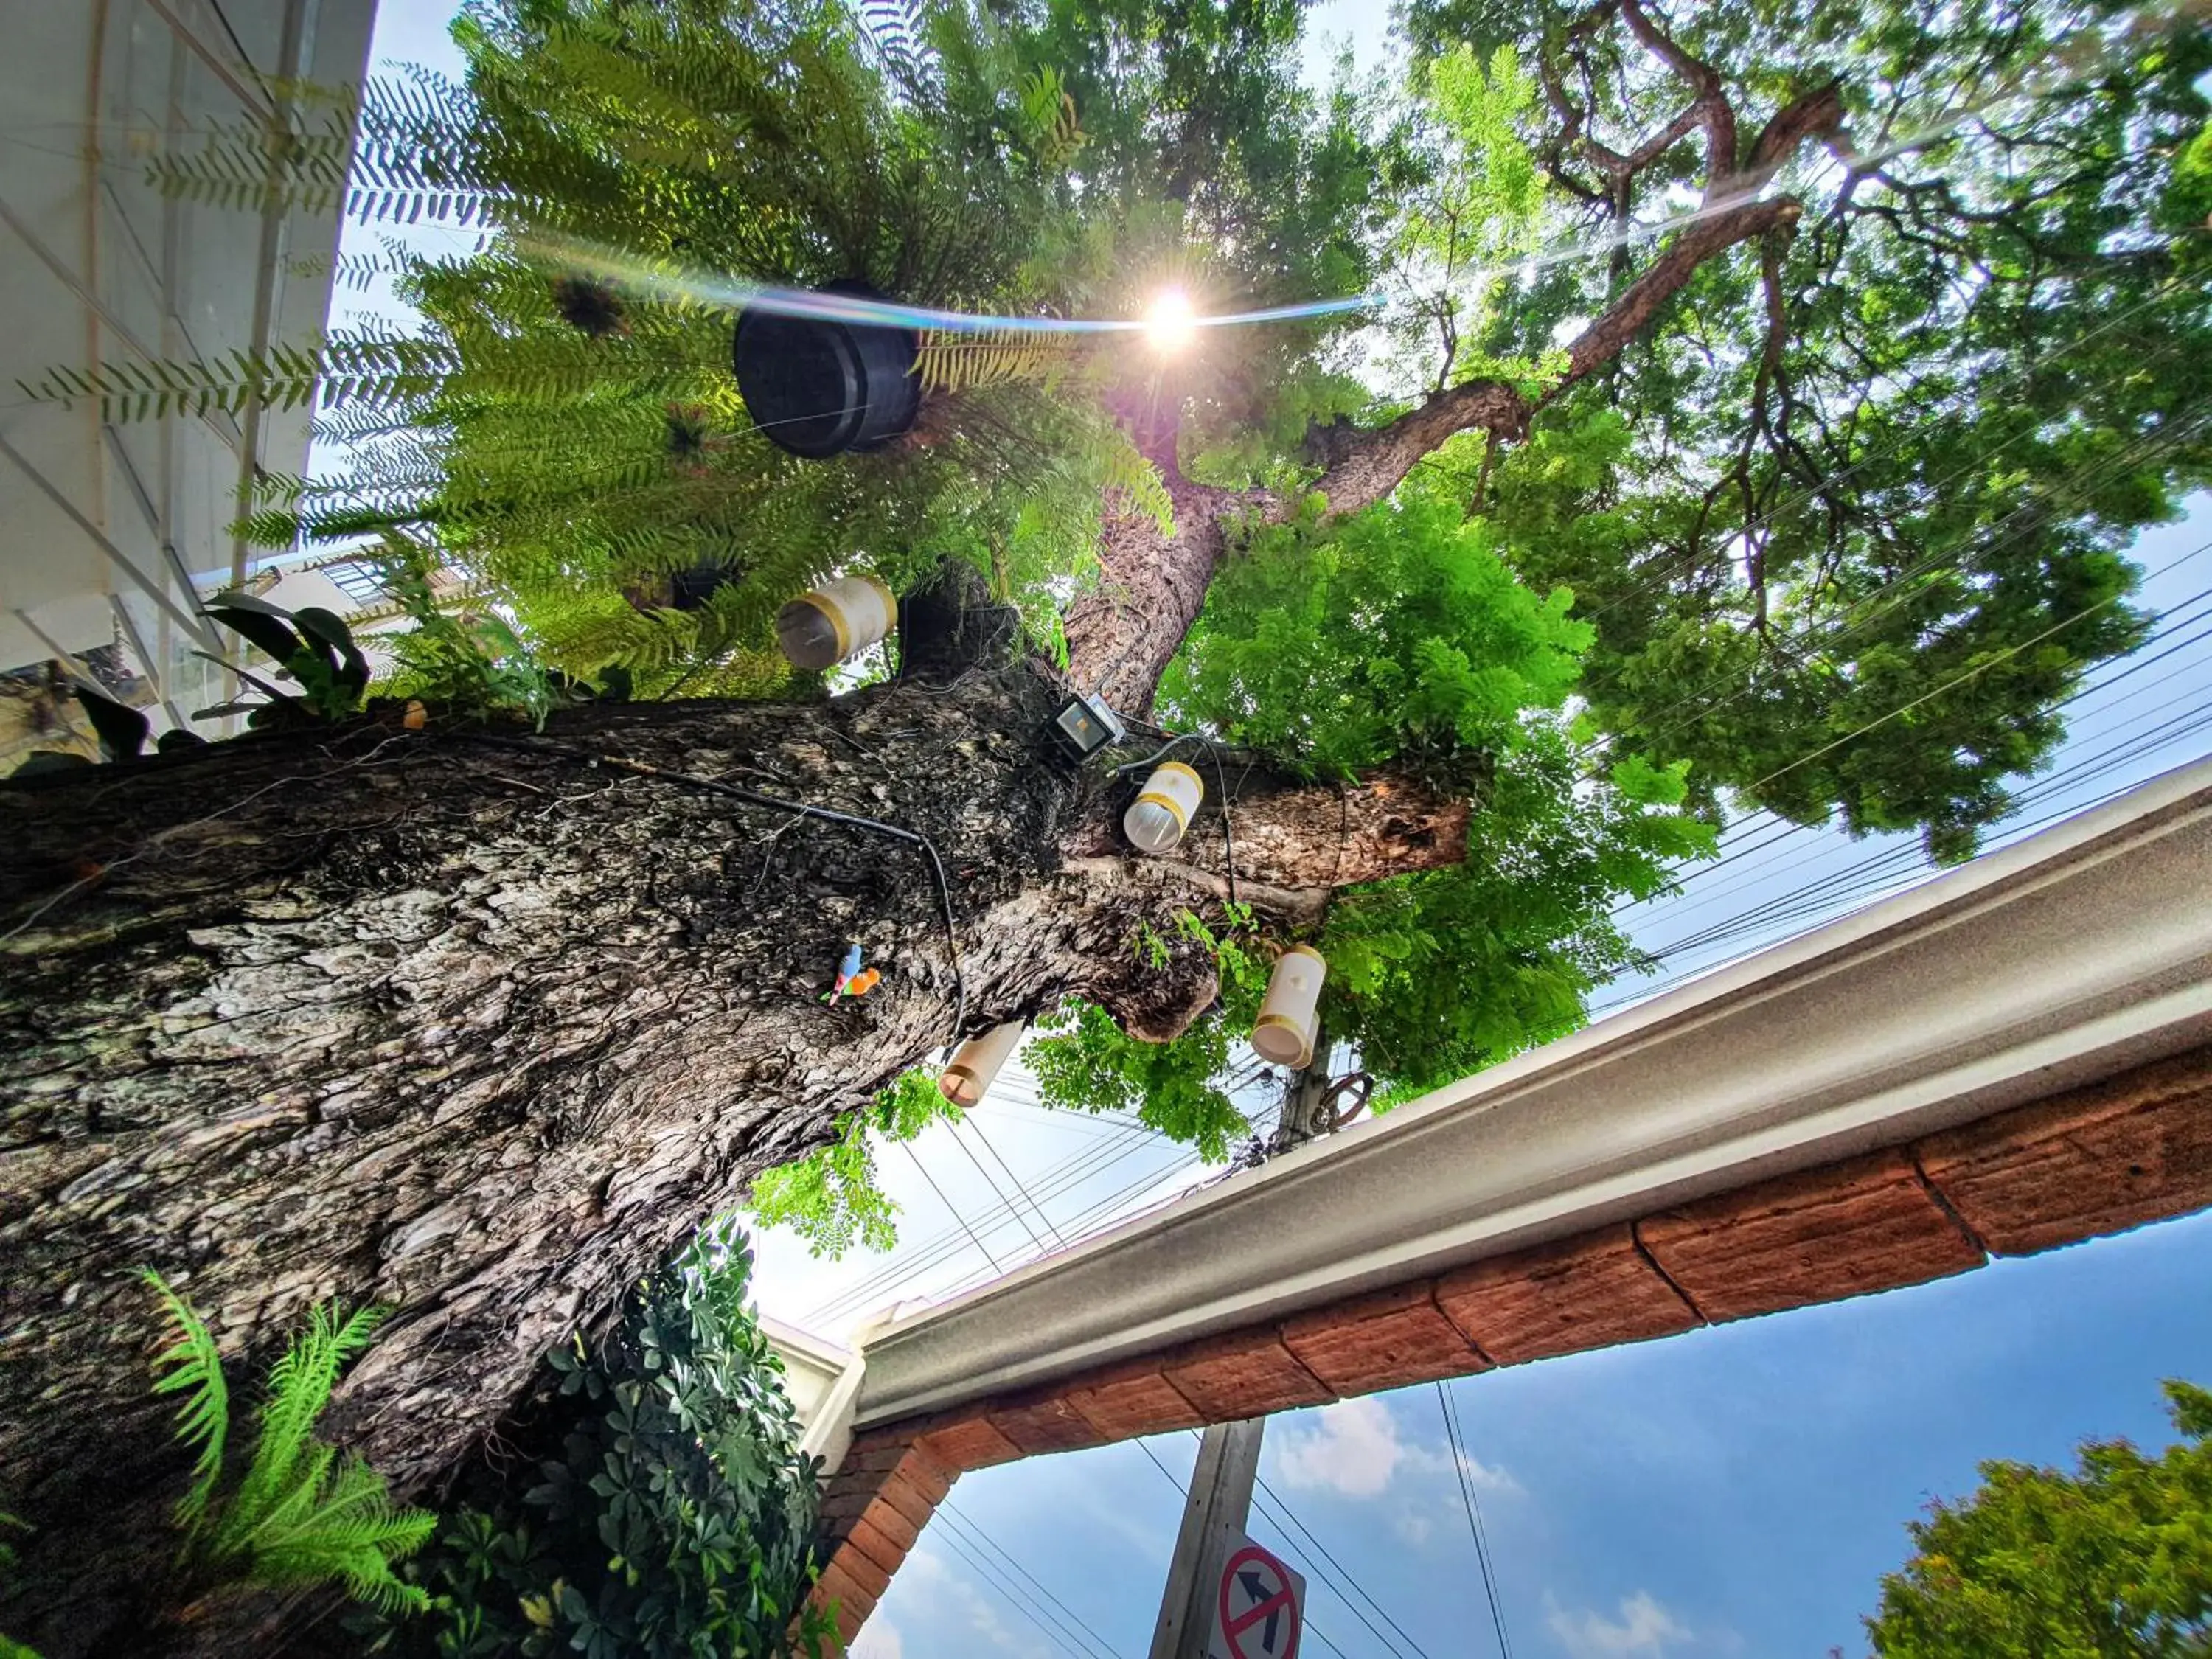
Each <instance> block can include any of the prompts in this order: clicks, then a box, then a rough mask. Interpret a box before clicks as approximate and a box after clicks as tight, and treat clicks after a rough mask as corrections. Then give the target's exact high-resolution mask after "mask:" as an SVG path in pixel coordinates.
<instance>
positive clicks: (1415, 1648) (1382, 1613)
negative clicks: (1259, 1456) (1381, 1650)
mask: <svg viewBox="0 0 2212 1659" xmlns="http://www.w3.org/2000/svg"><path fill="white" fill-rule="evenodd" d="M1258 1485H1259V1492H1257V1493H1255V1496H1254V1502H1255V1503H1256V1504H1259V1505H1260V1508H1261V1513H1262V1514H1266V1513H1267V1504H1273V1505H1274V1506H1275V1508H1276V1509H1278V1510H1280V1511H1281V1512H1282V1519H1281V1520H1279V1521H1276V1526H1277V1528H1279V1530H1281V1531H1282V1533H1283V1535H1284V1537H1285V1538H1289V1537H1290V1536H1291V1532H1290V1528H1292V1527H1295V1528H1297V1536H1298V1537H1300V1538H1302V1539H1304V1541H1305V1542H1306V1545H1307V1546H1308V1547H1310V1549H1312V1550H1313V1551H1314V1553H1316V1554H1317V1555H1319V1556H1320V1557H1321V1559H1322V1560H1324V1561H1326V1562H1328V1565H1329V1567H1330V1569H1331V1570H1332V1571H1334V1572H1335V1573H1336V1574H1337V1575H1338V1576H1339V1577H1341V1578H1342V1579H1343V1580H1344V1582H1345V1583H1347V1584H1349V1585H1351V1586H1352V1590H1353V1592H1354V1593H1355V1594H1356V1595H1358V1597H1359V1600H1360V1601H1364V1602H1366V1603H1367V1605H1368V1606H1369V1607H1372V1608H1373V1609H1374V1610H1375V1613H1376V1617H1377V1618H1379V1619H1381V1620H1383V1623H1384V1624H1386V1625H1388V1626H1389V1627H1390V1628H1391V1630H1392V1631H1393V1632H1395V1633H1396V1635H1397V1638H1398V1642H1402V1643H1403V1644H1405V1649H1406V1650H1411V1651H1412V1653H1413V1659H1428V1655H1427V1654H1426V1653H1425V1652H1423V1651H1422V1649H1421V1644H1419V1642H1416V1641H1415V1640H1414V1639H1413V1638H1412V1637H1410V1636H1408V1635H1407V1633H1406V1630H1405V1627H1404V1626H1402V1625H1401V1624H1399V1622H1398V1621H1397V1620H1395V1619H1393V1618H1392V1617H1391V1616H1390V1613H1389V1608H1387V1607H1384V1606H1383V1604H1382V1603H1381V1602H1380V1601H1376V1599H1375V1598H1374V1597H1373V1596H1372V1595H1369V1594H1368V1593H1367V1587H1366V1586H1365V1585H1364V1584H1363V1583H1360V1582H1359V1581H1358V1579H1357V1578H1355V1577H1352V1572H1351V1570H1350V1569H1349V1568H1347V1567H1346V1565H1344V1564H1343V1563H1342V1562H1341V1561H1339V1560H1338V1559H1336V1557H1335V1556H1334V1555H1333V1554H1331V1553H1329V1548H1328V1545H1326V1544H1324V1543H1322V1541H1321V1540H1320V1539H1318V1538H1316V1537H1315V1536H1314V1534H1313V1529H1312V1528H1310V1527H1309V1526H1307V1525H1306V1523H1305V1522H1304V1521H1302V1520H1300V1519H1299V1518H1298V1514H1297V1510H1293V1509H1292V1508H1291V1506H1290V1504H1287V1503H1286V1502H1285V1501H1284V1498H1283V1496H1282V1494H1281V1493H1279V1492H1277V1491H1276V1490H1275V1489H1274V1488H1273V1486H1269V1485H1268V1484H1267V1480H1266V1478H1265V1477H1264V1476H1263V1477H1261V1479H1260V1480H1259V1481H1258ZM1268 1518H1269V1519H1270V1520H1274V1519H1275V1517H1274V1516H1268ZM1285 1522H1287V1523H1288V1524H1287V1525H1285ZM1330 1588H1331V1589H1336V1586H1335V1585H1334V1584H1333V1583H1332V1584H1331V1585H1330ZM1336 1593H1337V1595H1339V1596H1340V1598H1342V1600H1343V1601H1344V1604H1345V1606H1346V1607H1350V1608H1351V1609H1352V1616H1353V1617H1354V1618H1356V1619H1358V1620H1359V1622H1360V1623H1361V1624H1363V1625H1365V1626H1367V1628H1368V1630H1369V1632H1370V1633H1371V1634H1372V1635H1373V1636H1374V1638H1375V1639H1376V1641H1378V1642H1380V1643H1382V1644H1383V1646H1385V1647H1387V1648H1389V1650H1391V1651H1392V1652H1393V1653H1398V1652H1401V1651H1402V1650H1401V1648H1400V1647H1399V1646H1398V1644H1397V1643H1394V1642H1392V1641H1391V1640H1390V1639H1389V1638H1388V1637H1386V1636H1384V1635H1383V1632H1381V1631H1379V1630H1376V1628H1375V1626H1374V1622H1373V1621H1372V1620H1370V1619H1369V1618H1368V1617H1367V1615H1366V1614H1365V1613H1362V1612H1360V1610H1359V1606H1358V1602H1355V1601H1352V1599H1351V1597H1350V1596H1346V1595H1345V1594H1344V1592H1343V1591H1342V1590H1341V1589H1338V1590H1337V1592H1336Z"/></svg>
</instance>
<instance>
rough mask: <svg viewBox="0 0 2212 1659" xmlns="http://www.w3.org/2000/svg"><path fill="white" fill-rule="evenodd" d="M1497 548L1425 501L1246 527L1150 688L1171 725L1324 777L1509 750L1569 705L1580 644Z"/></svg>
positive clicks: (1451, 511)
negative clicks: (1529, 723)
mask: <svg viewBox="0 0 2212 1659" xmlns="http://www.w3.org/2000/svg"><path fill="white" fill-rule="evenodd" d="M1493 539H1494V538H1493V536H1492V532H1491V529H1490V527H1489V526H1487V525H1486V524H1484V523H1483V522H1481V521H1480V520H1474V521H1469V520H1466V519H1465V518H1464V517H1463V516H1462V513H1460V511H1459V509H1458V508H1457V507H1454V506H1452V505H1451V504H1449V503H1448V502H1445V501H1437V500H1433V499H1431V500H1426V501H1419V500H1417V501H1407V502H1404V503H1402V504H1390V505H1385V506H1383V507H1376V508H1374V509H1371V510H1370V511H1369V512H1366V513H1358V514H1355V515H1353V516H1352V517H1351V518H1349V519H1346V520H1338V521H1336V522H1334V523H1332V524H1327V525H1324V523H1323V522H1322V520H1321V519H1320V517H1319V515H1318V513H1315V512H1311V511H1309V512H1308V513H1304V514H1303V515H1301V516H1300V517H1299V518H1297V519H1296V520H1292V521H1291V522H1289V523H1286V524H1281V525H1268V526H1258V527H1256V528H1255V529H1254V530H1253V531H1252V532H1250V533H1249V535H1248V536H1247V537H1246V538H1244V541H1243V546H1242V547H1241V549H1240V550H1238V551H1237V553H1235V554H1233V555H1232V556H1231V558H1230V559H1229V560H1228V561H1227V562H1225V564H1224V566H1223V568H1221V570H1220V571H1219V572H1218V574H1216V576H1215V578H1214V581H1213V586H1212V589H1211V590H1210V591H1209V592H1208V593H1207V595H1206V611H1205V612H1204V613H1203V614H1202V615H1201V616H1200V619H1199V623H1198V625H1197V627H1196V628H1195V629H1193V631H1192V633H1191V635H1190V637H1189V638H1188V640H1187V641H1185V643H1184V646H1183V649H1182V653H1181V655H1180V656H1178V657H1177V658H1176V661H1175V663H1174V664H1173V665H1171V666H1170V669H1169V671H1168V673H1167V676H1166V678H1165V679H1164V681H1163V682H1162V684H1161V687H1160V703H1161V706H1162V707H1163V708H1165V709H1166V710H1167V711H1168V713H1169V716H1170V724H1173V725H1177V726H1199V725H1205V726H1210V727H1212V729H1214V730H1216V731H1218V732H1219V733H1220V734H1221V735H1222V736H1223V737H1224V738H1227V739H1229V740H1230V741H1231V742H1234V743H1238V744H1249V745H1250V746H1252V747H1255V748H1258V749H1261V750H1267V752H1269V753H1270V754H1273V755H1276V756H1279V757H1288V758H1291V759H1293V760H1295V761H1297V762H1299V763H1304V765H1306V766H1308V767H1310V768H1311V769H1314V770H1315V771H1316V772H1320V773H1322V774H1326V775H1349V774H1351V773H1352V772H1354V771H1356V770H1357V769H1359V768H1361V767H1365V766H1374V765H1378V764H1380V763H1383V762H1385V761H1388V760H1391V759H1395V758H1397V757H1401V756H1403V755H1407V754H1411V753H1420V754H1424V755H1436V756H1449V755H1453V754H1459V753H1466V752H1470V751H1475V752H1486V751H1489V750H1494V749H1496V748H1498V747H1501V746H1504V745H1508V744H1510V743H1511V742H1512V741H1514V734H1515V732H1516V727H1517V726H1518V725H1519V723H1520V721H1521V719H1522V712H1523V711H1524V710H1527V709H1531V708H1536V709H1542V708H1558V707H1559V706H1560V704H1561V703H1562V702H1564V701H1565V697H1566V695H1567V692H1568V690H1569V689H1570V688H1571V687H1572V686H1573V684H1575V680H1576V676H1577V672H1578V671H1579V668H1580V664H1579V660H1578V659H1579V655H1580V653H1581V652H1582V650H1583V648H1584V647H1586V646H1587V645H1588V643H1589V638H1590V629H1589V626H1588V624H1586V623H1580V622H1576V621H1573V620H1571V618H1570V616H1569V611H1570V610H1571V606H1572V604H1573V596H1572V595H1571V593H1568V592H1565V590H1564V589H1555V590H1554V591H1553V592H1552V593H1551V594H1550V595H1548V596H1547V597H1544V598H1539V597H1538V596H1537V595H1535V594H1534V593H1532V592H1529V591H1528V589H1527V588H1525V587H1523V586H1522V585H1521V583H1520V582H1519V581H1518V580H1516V578H1515V577H1514V574H1513V573H1512V571H1511V570H1510V569H1509V568H1507V567H1506V565H1505V564H1504V562H1503V561H1501V560H1500V559H1499V558H1498V556H1497V554H1496V553H1495V552H1494V551H1493V550H1492V541H1493Z"/></svg>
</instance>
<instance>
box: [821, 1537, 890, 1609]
mask: <svg viewBox="0 0 2212 1659" xmlns="http://www.w3.org/2000/svg"><path fill="white" fill-rule="evenodd" d="M831 1570H834V1571H838V1572H842V1573H843V1574H845V1575H846V1576H847V1577H849V1578H850V1579H851V1580H852V1581H853V1582H854V1583H855V1584H857V1585H859V1586H860V1589H861V1590H862V1591H863V1592H865V1593H866V1595H867V1597H868V1599H869V1600H870V1601H872V1602H874V1601H882V1600H883V1596H884V1591H885V1590H887V1589H890V1587H891V1575H890V1570H889V1569H887V1568H885V1567H884V1566H882V1565H879V1564H878V1563H877V1562H874V1561H872V1560H870V1559H868V1557H867V1556H866V1553H863V1552H862V1551H860V1550H857V1549H855V1548H854V1547H853V1545H852V1543H851V1542H850V1541H848V1542H847V1543H846V1544H845V1545H844V1546H843V1547H842V1548H840V1549H839V1550H838V1552H837V1553H836V1554H835V1555H833V1556H831V1557H830V1558H829V1568H828V1569H825V1570H824V1576H825V1577H826V1576H827V1574H828V1572H829V1571H831Z"/></svg>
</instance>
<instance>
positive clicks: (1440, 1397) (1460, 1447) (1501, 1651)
mask: <svg viewBox="0 0 2212 1659" xmlns="http://www.w3.org/2000/svg"><path fill="white" fill-rule="evenodd" d="M1437 1406H1438V1407H1440V1408H1441V1410H1442V1411H1443V1419H1444V1440H1445V1443H1447V1444H1448V1445H1449V1447H1450V1449H1451V1461H1452V1474H1454V1475H1455V1476H1457V1477H1458V1480H1459V1496H1460V1503H1461V1504H1462V1506H1463V1507H1464V1508H1465V1509H1466V1510H1467V1529H1468V1534H1469V1535H1470V1536H1471V1537H1472V1538H1473V1539H1474V1559H1475V1561H1476V1563H1477V1565H1480V1567H1481V1569H1482V1593H1483V1595H1484V1596H1485V1597H1486V1599H1487V1600H1488V1601H1489V1603H1490V1624H1491V1628H1492V1631H1493V1632H1495V1633H1496V1635H1497V1637H1498V1659H1513V1643H1512V1641H1511V1639H1510V1638H1508V1637H1507V1635H1506V1634H1505V1611H1504V1607H1503V1606H1502V1605H1501V1604H1500V1603H1499V1601H1498V1574H1497V1571H1496V1569H1495V1568H1494V1567H1493V1566H1492V1561H1491V1555H1490V1538H1489V1534H1487V1532H1486V1530H1485V1529H1484V1528H1483V1524H1482V1504H1481V1500H1480V1499H1479V1498H1476V1497H1475V1495H1474V1480H1472V1479H1471V1478H1470V1477H1469V1474H1468V1467H1467V1466H1468V1461H1469V1454H1468V1450H1467V1449H1466V1444H1465V1442H1466V1438H1467V1437H1466V1436H1465V1435H1464V1434H1463V1433H1462V1431H1461V1429H1460V1425H1459V1420H1458V1413H1456V1412H1455V1411H1454V1409H1453V1404H1452V1397H1451V1391H1450V1390H1449V1389H1447V1388H1446V1387H1445V1386H1444V1383H1443V1380H1442V1379H1441V1378H1439V1379H1438V1380H1437Z"/></svg>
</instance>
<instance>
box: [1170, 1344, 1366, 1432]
mask: <svg viewBox="0 0 2212 1659" xmlns="http://www.w3.org/2000/svg"><path fill="white" fill-rule="evenodd" d="M1161 1370H1162V1372H1163V1374H1164V1376H1166V1377H1167V1379H1168V1381H1169V1382H1170V1383H1173V1384H1174V1385H1175V1390H1176V1393H1177V1394H1179V1395H1182V1397H1183V1398H1184V1399H1186V1400H1188V1401H1190V1403H1191V1404H1192V1405H1194V1406H1195V1407H1198V1409H1199V1410H1200V1412H1202V1413H1205V1417H1206V1421H1207V1422H1209V1423H1231V1422H1234V1421H1236V1420H1237V1419H1239V1418H1245V1417H1265V1416H1266V1415H1267V1413H1270V1412H1282V1411H1290V1410H1292V1409H1294V1408H1295V1407H1299V1406H1320V1405H1326V1404H1327V1403H1328V1401H1332V1400H1334V1399H1335V1398H1336V1396H1335V1395H1333V1394H1331V1393H1330V1392H1329V1390H1328V1386H1327V1385H1326V1384H1325V1383H1322V1382H1321V1381H1320V1380H1319V1379H1318V1378H1316V1376H1314V1375H1313V1373H1312V1372H1310V1371H1309V1370H1307V1369H1306V1368H1305V1367H1304V1366H1303V1365H1301V1364H1298V1362H1297V1358H1296V1356H1294V1355H1293V1354H1292V1353H1291V1351H1290V1350H1289V1349H1288V1348H1286V1347H1285V1346H1283V1339H1282V1336H1281V1334H1280V1333H1279V1332H1278V1331H1277V1330H1276V1329H1275V1328H1274V1327H1273V1326H1272V1325H1267V1326H1261V1327H1259V1328H1255V1329H1251V1330H1243V1331H1231V1332H1230V1333H1229V1334H1226V1335H1225V1336H1214V1337H1206V1338H1204V1339H1202V1340H1199V1341H1197V1342H1194V1343H1191V1344H1190V1345H1188V1346H1186V1347H1183V1348H1180V1349H1178V1350H1177V1351H1176V1352H1174V1353H1173V1354H1171V1355H1170V1356H1169V1358H1168V1361H1167V1364H1165V1365H1164V1366H1163V1367H1162V1368H1161Z"/></svg>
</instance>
